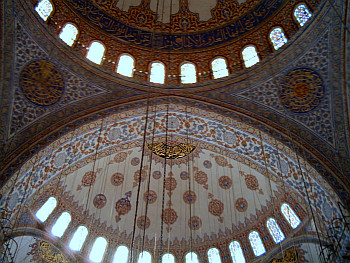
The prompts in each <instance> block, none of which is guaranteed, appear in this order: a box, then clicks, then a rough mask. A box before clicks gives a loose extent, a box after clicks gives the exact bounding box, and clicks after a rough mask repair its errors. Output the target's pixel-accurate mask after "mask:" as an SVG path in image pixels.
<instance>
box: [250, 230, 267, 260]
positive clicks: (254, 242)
mask: <svg viewBox="0 0 350 263" xmlns="http://www.w3.org/2000/svg"><path fill="white" fill-rule="evenodd" d="M249 241H250V245H251V246H252V248H253V251H254V255H255V256H257V257H258V256H261V255H262V254H264V253H265V252H266V251H265V247H264V245H263V243H262V241H261V238H260V236H259V233H258V232H256V231H253V232H250V234H249Z"/></svg>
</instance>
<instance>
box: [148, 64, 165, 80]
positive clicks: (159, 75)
mask: <svg viewBox="0 0 350 263" xmlns="http://www.w3.org/2000/svg"><path fill="white" fill-rule="evenodd" d="M164 79H165V67H164V65H163V63H160V62H153V63H152V64H151V74H150V76H149V81H150V82H153V83H160V84H164Z"/></svg>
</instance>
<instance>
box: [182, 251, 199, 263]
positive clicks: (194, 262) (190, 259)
mask: <svg viewBox="0 0 350 263" xmlns="http://www.w3.org/2000/svg"><path fill="white" fill-rule="evenodd" d="M185 262H186V263H199V261H198V256H197V254H196V253H194V252H188V253H187V254H186V257H185Z"/></svg>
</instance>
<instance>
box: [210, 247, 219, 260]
mask: <svg viewBox="0 0 350 263" xmlns="http://www.w3.org/2000/svg"><path fill="white" fill-rule="evenodd" d="M208 260H209V263H221V258H220V252H219V249H217V248H215V247H212V248H211V249H209V250H208Z"/></svg>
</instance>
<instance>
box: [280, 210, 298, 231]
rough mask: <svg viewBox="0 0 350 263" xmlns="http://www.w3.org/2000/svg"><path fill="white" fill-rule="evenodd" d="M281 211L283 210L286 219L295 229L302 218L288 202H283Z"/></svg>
mask: <svg viewBox="0 0 350 263" xmlns="http://www.w3.org/2000/svg"><path fill="white" fill-rule="evenodd" d="M281 211H282V214H283V215H284V217H285V218H286V220H287V221H288V223H289V224H290V226H291V227H292V228H293V229H295V228H297V227H298V225H299V224H300V219H299V217H298V216H297V215H296V214H295V212H294V211H293V209H292V208H291V207H290V206H289V205H288V204H283V205H282V206H281Z"/></svg>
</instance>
